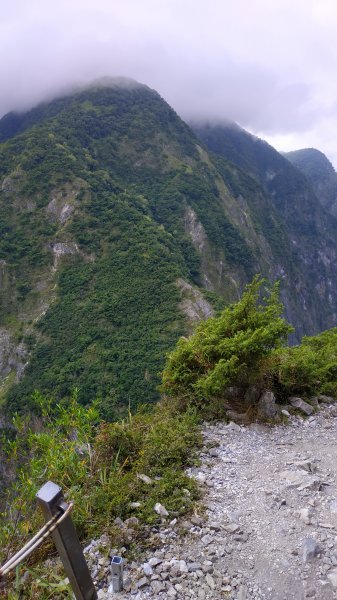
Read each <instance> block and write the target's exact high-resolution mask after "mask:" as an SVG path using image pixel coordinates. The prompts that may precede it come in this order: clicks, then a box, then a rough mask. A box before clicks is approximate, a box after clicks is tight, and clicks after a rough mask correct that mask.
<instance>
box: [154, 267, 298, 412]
mask: <svg viewBox="0 0 337 600" xmlns="http://www.w3.org/2000/svg"><path fill="white" fill-rule="evenodd" d="M264 283H265V282H264V280H263V279H261V278H260V277H255V278H254V280H253V282H252V283H251V284H249V285H248V286H247V287H246V290H245V291H244V293H243V295H242V298H241V300H240V301H239V302H237V303H236V304H232V305H230V306H229V307H227V308H225V309H224V310H223V311H222V313H221V314H220V315H219V316H218V317H214V318H210V319H208V320H207V321H203V322H202V323H200V324H199V325H198V326H197V328H196V331H195V333H194V335H192V336H191V337H190V338H188V339H186V338H181V339H180V340H179V341H178V343H177V346H176V349H175V350H174V351H173V352H172V353H171V354H170V355H169V357H168V362H167V365H166V368H165V370H164V373H163V386H162V389H163V391H165V392H167V393H168V394H169V395H172V396H174V397H175V398H179V402H181V403H182V404H183V406H188V405H190V404H197V406H199V407H200V408H201V409H204V408H207V407H208V405H209V404H210V405H212V402H213V401H215V400H219V399H221V398H223V399H225V398H226V391H227V389H228V388H229V387H232V386H239V387H243V388H247V387H248V386H249V385H251V384H255V385H256V384H260V385H261V386H262V385H264V384H266V383H267V381H266V375H267V373H266V372H265V363H266V359H268V358H269V357H270V355H271V353H272V352H273V351H274V350H275V349H276V348H277V347H279V346H280V345H281V344H282V343H284V341H285V340H286V338H287V335H288V334H289V333H290V332H291V331H292V327H291V326H290V325H288V324H287V323H286V321H285V320H284V318H283V317H282V316H281V315H282V312H283V306H282V304H281V302H280V301H279V297H278V285H277V284H275V285H274V286H273V287H272V288H271V290H269V291H268V290H267V291H265V292H264V293H263V292H262V285H263V284H264Z"/></svg>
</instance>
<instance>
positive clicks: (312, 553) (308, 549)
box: [303, 537, 320, 563]
mask: <svg viewBox="0 0 337 600" xmlns="http://www.w3.org/2000/svg"><path fill="white" fill-rule="evenodd" d="M319 553H320V547H319V545H318V544H317V542H316V540H314V538H310V537H309V538H305V540H304V542H303V562H305V563H306V562H308V561H310V560H312V559H314V558H315V557H316V556H317V555H318V554H319Z"/></svg>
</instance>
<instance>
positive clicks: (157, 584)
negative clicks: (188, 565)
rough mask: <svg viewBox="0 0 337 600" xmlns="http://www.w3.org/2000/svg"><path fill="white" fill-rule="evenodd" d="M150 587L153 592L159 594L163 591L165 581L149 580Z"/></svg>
mask: <svg viewBox="0 0 337 600" xmlns="http://www.w3.org/2000/svg"><path fill="white" fill-rule="evenodd" d="M151 589H152V591H153V592H154V593H155V594H160V592H164V591H165V589H166V587H165V583H163V582H162V581H151Z"/></svg>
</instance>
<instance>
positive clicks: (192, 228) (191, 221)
mask: <svg viewBox="0 0 337 600" xmlns="http://www.w3.org/2000/svg"><path fill="white" fill-rule="evenodd" d="M185 229H186V231H187V233H189V235H190V236H191V239H192V242H193V244H194V246H195V247H196V249H197V250H198V251H199V252H200V254H202V253H203V251H204V248H205V245H206V242H207V236H206V233H205V230H204V228H203V226H202V224H201V223H200V221H199V220H198V217H197V215H196V214H195V211H194V210H193V209H192V208H191V207H190V206H188V207H187V209H186V212H185Z"/></svg>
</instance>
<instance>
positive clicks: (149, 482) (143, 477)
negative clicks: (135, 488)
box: [137, 473, 154, 485]
mask: <svg viewBox="0 0 337 600" xmlns="http://www.w3.org/2000/svg"><path fill="white" fill-rule="evenodd" d="M137 478H138V479H140V480H141V481H143V483H146V485H153V484H154V481H153V479H151V477H148V476H147V475H144V473H137Z"/></svg>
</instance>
